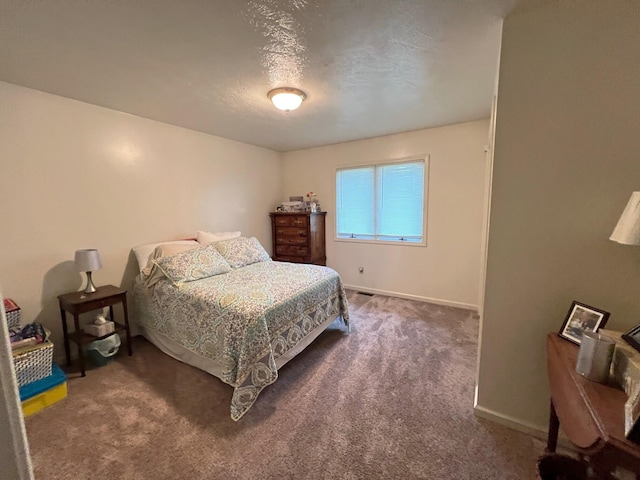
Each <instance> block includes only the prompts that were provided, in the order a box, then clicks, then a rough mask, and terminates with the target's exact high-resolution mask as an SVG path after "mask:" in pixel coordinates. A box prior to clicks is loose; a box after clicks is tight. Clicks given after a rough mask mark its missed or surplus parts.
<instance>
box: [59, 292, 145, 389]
mask: <svg viewBox="0 0 640 480" xmlns="http://www.w3.org/2000/svg"><path fill="white" fill-rule="evenodd" d="M58 301H59V302H60V316H61V318H62V333H63V335H64V353H65V355H66V356H67V365H71V351H70V348H69V340H73V341H74V342H76V344H77V345H78V360H79V361H80V371H81V373H82V376H83V377H84V376H85V375H86V374H85V368H84V352H83V348H82V346H83V345H84V344H86V343H90V342H93V341H94V340H101V339H103V338H106V337H109V336H110V335H113V334H114V333H115V332H119V331H123V330H124V331H125V333H126V338H127V348H128V350H129V355H132V354H133V350H132V347H131V332H130V330H129V315H128V313H127V291H126V290H124V289H122V288H118V287H115V286H113V285H105V286H102V287H98V288H96V291H95V292H93V293H84V292H82V291H80V292H71V293H65V294H64V295H59V296H58ZM118 303H121V304H122V309H123V312H124V324H122V323H118V322H116V321H115V320H114V317H113V306H114V305H117V304H118ZM104 307H109V319H110V320H111V321H113V322H114V324H115V325H114V326H115V330H114V332H111V333H109V334H107V335H103V336H101V337H94V336H92V335H87V334H86V333H84V331H83V330H82V329H81V328H80V314H82V313H86V312H90V311H92V310H99V309H101V308H104ZM67 312H69V313H70V314H72V315H73V323H74V327H75V330H74V331H73V332H69V331H68V329H67V315H66V313H67Z"/></svg>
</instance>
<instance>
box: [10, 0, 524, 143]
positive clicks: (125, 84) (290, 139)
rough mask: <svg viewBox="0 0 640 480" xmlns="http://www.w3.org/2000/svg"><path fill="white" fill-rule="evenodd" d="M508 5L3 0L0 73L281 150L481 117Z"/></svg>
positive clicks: (396, 0) (468, 1)
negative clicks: (278, 104) (294, 92)
mask: <svg viewBox="0 0 640 480" xmlns="http://www.w3.org/2000/svg"><path fill="white" fill-rule="evenodd" d="M518 3H521V2H519V0H413V1H410V0H366V1H365V0H289V1H280V0H262V1H255V0H250V1H239V0H135V1H125V0H120V1H116V0H111V1H107V0H103V1H97V0H93V1H92V0H75V1H74V0H68V1H64V2H59V1H45V2H42V1H26V0H22V1H17V0H13V1H9V0H0V9H1V10H0V45H2V48H1V49H0V80H3V81H6V82H10V83H14V84H17V85H23V86H26V87H30V88H34V89H37V90H42V91H44V92H49V93H54V94H57V95H61V96H64V97H68V98H73V99H77V100H81V101H84V102H88V103H92V104H95V105H100V106H103V107H108V108H112V109H115V110H120V111H123V112H128V113H132V114H135V115H139V116H142V117H146V118H150V119H154V120H159V121H162V122H166V123H169V124H173V125H179V126H182V127H186V128H190V129H193V130H199V131H202V132H207V133H211V134H214V135H218V136H221V137H225V138H230V139H233V140H238V141H241V142H245V143H249V144H253V145H259V146H263V147H266V148H270V149H273V150H278V151H289V150H295V149H300V148H307V147H313V146H318V145H327V144H332V143H338V142H344V141H348V140H357V139H362V138H370V137H376V136H380V135H386V134H391V133H398V132H404V131H409V130H417V129H422V128H428V127H434V126H440V125H447V124H452V123H459V122H464V121H471V120H477V119H480V118H486V117H488V116H489V113H490V105H491V99H492V94H493V88H494V81H495V77H496V69H497V61H498V51H499V45H500V31H501V20H502V18H503V17H504V16H505V15H506V14H507V13H508V12H510V11H511V10H513V8H514V7H515V6H516V4H518ZM281 86H289V87H297V88H300V89H302V90H304V91H305V92H306V94H307V99H306V101H305V102H304V103H303V104H302V106H301V107H300V109H298V110H296V111H294V112H289V113H284V112H281V111H279V110H276V109H275V108H274V107H273V105H271V103H270V102H269V100H268V98H267V92H268V91H269V90H271V89H272V88H275V87H281Z"/></svg>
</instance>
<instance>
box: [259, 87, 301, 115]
mask: <svg viewBox="0 0 640 480" xmlns="http://www.w3.org/2000/svg"><path fill="white" fill-rule="evenodd" d="M267 96H268V97H269V99H270V100H271V101H272V102H273V104H274V105H275V107H276V108H279V109H280V110H284V111H285V112H289V111H291V110H295V109H296V108H298V107H299V106H300V105H301V104H302V101H303V100H304V99H305V98H307V96H306V95H305V93H304V92H303V91H302V90H298V89H297V88H288V87H284V88H275V89H273V90H271V91H270V92H269V93H268V94H267Z"/></svg>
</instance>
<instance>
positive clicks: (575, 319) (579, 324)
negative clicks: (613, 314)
mask: <svg viewBox="0 0 640 480" xmlns="http://www.w3.org/2000/svg"><path fill="white" fill-rule="evenodd" d="M607 320H609V312H605V311H604V310H600V309H599V308H595V307H592V306H590V305H586V304H584V303H580V302H576V301H575V300H574V301H573V303H572V304H571V307H570V308H569V312H567V317H566V318H565V319H564V323H563V324H562V328H560V332H558V335H559V336H560V337H562V338H564V339H565V340H568V341H570V342H572V343H575V344H576V345H580V343H582V334H583V333H584V332H585V331H587V330H589V331H592V332H597V331H598V329H599V328H602V327H604V326H605V325H606V324H607Z"/></svg>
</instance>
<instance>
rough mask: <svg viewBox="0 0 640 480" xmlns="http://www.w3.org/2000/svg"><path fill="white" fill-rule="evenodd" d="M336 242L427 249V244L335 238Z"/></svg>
mask: <svg viewBox="0 0 640 480" xmlns="http://www.w3.org/2000/svg"><path fill="white" fill-rule="evenodd" d="M333 240H334V241H336V242H344V243H370V244H373V245H394V246H396V247H426V246H427V242H425V241H424V240H423V241H422V242H398V241H385V240H365V239H363V238H339V237H334V238H333Z"/></svg>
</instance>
